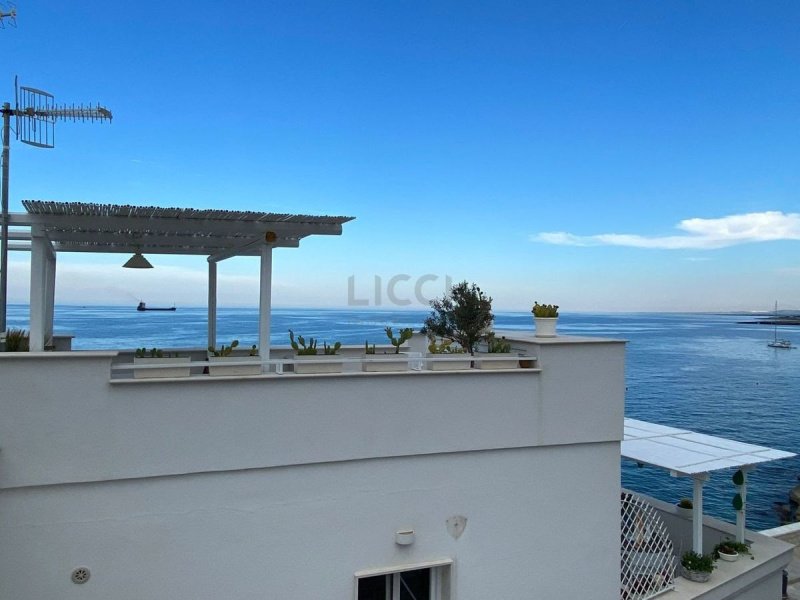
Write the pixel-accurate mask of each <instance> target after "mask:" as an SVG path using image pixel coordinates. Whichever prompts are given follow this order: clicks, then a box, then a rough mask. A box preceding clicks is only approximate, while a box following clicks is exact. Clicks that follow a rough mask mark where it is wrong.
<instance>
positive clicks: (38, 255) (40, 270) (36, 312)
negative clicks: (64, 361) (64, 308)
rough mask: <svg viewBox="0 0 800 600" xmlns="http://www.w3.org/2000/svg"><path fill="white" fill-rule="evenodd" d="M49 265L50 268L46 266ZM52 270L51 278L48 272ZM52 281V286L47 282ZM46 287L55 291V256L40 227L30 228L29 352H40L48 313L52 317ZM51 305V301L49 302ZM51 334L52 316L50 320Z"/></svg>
mask: <svg viewBox="0 0 800 600" xmlns="http://www.w3.org/2000/svg"><path fill="white" fill-rule="evenodd" d="M48 263H51V266H48ZM49 270H52V277H50V276H48V275H49V274H48V271H49ZM51 280H52V286H50V285H48V282H49V281H51ZM48 287H52V288H53V291H55V255H54V254H53V247H52V246H51V245H50V241H49V240H48V239H47V238H46V237H45V235H44V232H43V231H42V228H41V227H31V290H30V334H29V336H30V341H29V343H30V351H31V352H42V351H44V346H45V342H46V341H47V340H46V336H47V330H48V325H47V321H48V312H49V313H50V315H52V311H53V309H52V307H51V308H50V309H49V310H48V299H49V298H52V297H53V296H50V295H49V294H48ZM50 303H52V300H50ZM49 329H50V331H51V332H52V329H53V325H52V316H51V320H50V326H49Z"/></svg>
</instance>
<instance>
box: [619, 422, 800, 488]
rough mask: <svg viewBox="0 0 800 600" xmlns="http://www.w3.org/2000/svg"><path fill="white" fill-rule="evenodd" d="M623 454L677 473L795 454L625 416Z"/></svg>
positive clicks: (712, 469)
mask: <svg viewBox="0 0 800 600" xmlns="http://www.w3.org/2000/svg"><path fill="white" fill-rule="evenodd" d="M622 456H623V457H625V458H629V459H631V460H635V461H636V462H639V463H642V464H648V465H652V466H655V467H661V468H663V469H668V470H670V471H672V472H673V473H675V474H678V475H695V474H698V473H709V472H711V471H718V470H720V469H729V468H738V467H743V466H747V465H755V464H758V463H763V462H769V461H772V460H778V459H781V458H791V457H792V456H795V454H794V453H792V452H784V451H783V450H774V449H772V448H767V447H765V446H756V445H754V444H745V443H743V442H737V441H735V440H729V439H726V438H721V437H717V436H713V435H705V434H702V433H697V432H696V431H689V430H687V429H677V428H675V427H668V426H666V425H658V424H656V423H648V422H646V421H638V420H636V419H625V438H624V440H623V442H622Z"/></svg>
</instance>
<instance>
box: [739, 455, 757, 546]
mask: <svg viewBox="0 0 800 600" xmlns="http://www.w3.org/2000/svg"><path fill="white" fill-rule="evenodd" d="M752 469H753V467H750V466H744V467H741V468H740V469H739V470H740V471H741V472H742V479H741V482H742V483H741V484H739V485H737V487H738V489H739V495H740V496H741V498H742V508H741V509H740V510H737V511H736V541H737V542H741V543H742V544H744V543H745V542H744V530H745V527H746V524H747V473H748V472H749V471H751V470H752Z"/></svg>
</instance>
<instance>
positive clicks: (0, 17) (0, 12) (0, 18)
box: [0, 2, 17, 29]
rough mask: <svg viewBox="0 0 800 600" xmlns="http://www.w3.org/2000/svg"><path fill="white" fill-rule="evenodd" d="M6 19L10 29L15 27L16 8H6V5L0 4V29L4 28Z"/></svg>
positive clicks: (12, 6)
mask: <svg viewBox="0 0 800 600" xmlns="http://www.w3.org/2000/svg"><path fill="white" fill-rule="evenodd" d="M6 19H8V24H9V25H11V26H12V27H16V26H17V7H16V6H14V5H13V4H8V5H7V7H6V4H4V3H1V2H0V29H5V28H6Z"/></svg>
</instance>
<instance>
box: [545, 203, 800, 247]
mask: <svg viewBox="0 0 800 600" xmlns="http://www.w3.org/2000/svg"><path fill="white" fill-rule="evenodd" d="M677 229H680V230H682V231H683V232H684V233H683V234H682V235H667V236H644V235H637V234H620V233H601V234H597V235H585V236H582V235H575V234H572V233H567V232H565V231H556V232H542V233H537V234H535V235H532V236H531V238H530V239H531V241H534V242H542V243H545V244H556V245H561V246H625V247H629V248H656V249H662V250H684V249H692V250H713V249H716V248H725V247H728V246H735V245H738V244H748V243H754V242H769V241H775V240H800V213H783V212H780V211H766V212H760V213H746V214H742V215H728V216H726V217H721V218H719V219H699V218H694V219H684V220H683V221H681V222H680V223H678V225H677Z"/></svg>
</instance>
